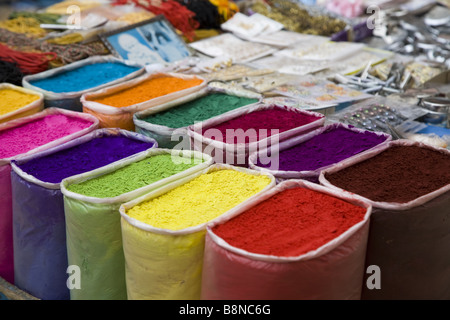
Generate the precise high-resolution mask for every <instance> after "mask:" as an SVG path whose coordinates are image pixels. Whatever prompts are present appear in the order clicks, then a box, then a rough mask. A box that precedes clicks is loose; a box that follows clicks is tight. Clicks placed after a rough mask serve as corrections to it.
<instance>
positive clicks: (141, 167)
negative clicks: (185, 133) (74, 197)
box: [67, 154, 203, 198]
mask: <svg viewBox="0 0 450 320" xmlns="http://www.w3.org/2000/svg"><path fill="white" fill-rule="evenodd" d="M186 162H187V163H186ZM202 162H203V161H202V160H201V159H194V158H192V159H190V158H186V157H179V156H175V155H171V154H160V155H154V156H150V157H148V158H146V159H143V160H140V161H137V162H134V163H131V164H129V165H127V166H125V167H123V168H120V169H118V170H115V171H113V172H111V173H108V174H105V175H103V176H100V177H97V178H93V179H90V180H86V181H84V182H81V183H78V184H72V185H69V186H68V187H67V189H68V190H69V191H72V192H75V193H79V194H83V195H86V196H89V197H96V198H112V197H116V196H119V195H121V194H124V193H127V192H131V191H133V190H136V189H139V188H142V187H145V186H147V185H150V184H152V183H154V182H157V181H159V180H162V179H165V178H168V177H170V176H173V175H175V174H177V173H180V172H182V171H185V170H187V169H189V168H191V167H194V166H196V165H198V164H200V163H202Z"/></svg>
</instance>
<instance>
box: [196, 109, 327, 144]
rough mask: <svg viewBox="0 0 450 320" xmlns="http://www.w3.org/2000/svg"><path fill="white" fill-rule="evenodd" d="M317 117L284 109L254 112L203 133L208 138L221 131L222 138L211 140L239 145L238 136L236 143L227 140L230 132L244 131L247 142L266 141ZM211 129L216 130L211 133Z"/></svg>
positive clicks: (317, 118)
mask: <svg viewBox="0 0 450 320" xmlns="http://www.w3.org/2000/svg"><path fill="white" fill-rule="evenodd" d="M319 119H320V118H319V117H318V116H315V115H310V114H306V113H299V112H294V111H290V110H286V109H282V108H273V109H262V110H257V111H253V112H250V113H247V114H244V115H240V116H238V117H236V118H233V119H231V120H228V121H225V122H222V123H220V124H218V125H215V126H210V127H205V128H202V133H203V134H204V135H205V134H206V135H207V136H208V133H209V132H215V131H219V132H220V133H221V136H214V137H213V136H210V138H212V139H214V140H218V141H223V140H224V139H223V137H226V138H225V140H226V141H223V142H227V143H239V142H244V141H239V139H240V138H242V137H240V136H239V135H238V134H237V135H236V136H235V138H234V142H233V141H230V140H231V139H227V137H229V132H230V130H232V131H233V132H235V131H236V130H237V129H240V130H242V131H243V132H244V133H243V135H245V139H247V140H246V142H253V141H258V140H261V139H264V138H266V137H268V136H271V135H272V134H274V132H278V133H281V132H284V131H288V130H291V129H294V128H297V127H301V126H304V125H307V124H309V123H312V122H314V121H317V120H319ZM210 129H215V130H213V131H209V130H210ZM275 130H277V131H275ZM208 137H209V136H208Z"/></svg>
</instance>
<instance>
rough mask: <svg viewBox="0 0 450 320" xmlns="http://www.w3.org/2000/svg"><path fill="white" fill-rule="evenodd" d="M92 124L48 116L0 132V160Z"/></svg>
mask: <svg viewBox="0 0 450 320" xmlns="http://www.w3.org/2000/svg"><path fill="white" fill-rule="evenodd" d="M92 124H93V122H92V121H89V120H86V119H83V118H79V117H70V116H67V115H63V114H49V115H46V116H44V117H42V118H38V119H36V120H33V121H30V122H27V123H25V124H22V125H19V126H17V127H13V128H9V129H6V130H3V131H0V159H3V158H10V157H13V156H16V155H19V154H23V153H26V152H28V151H30V150H33V149H35V148H37V147H40V146H43V145H45V144H47V143H50V142H52V141H54V140H58V139H60V138H63V137H65V136H68V135H71V134H73V133H75V132H78V131H81V130H83V129H86V128H88V127H90V126H92Z"/></svg>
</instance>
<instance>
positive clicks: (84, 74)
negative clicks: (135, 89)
mask: <svg viewBox="0 0 450 320" xmlns="http://www.w3.org/2000/svg"><path fill="white" fill-rule="evenodd" d="M144 72H145V69H144V67H143V66H142V65H140V64H137V63H133V62H128V61H124V60H120V59H117V58H115V57H112V56H94V57H90V58H86V59H83V60H80V61H76V62H73V63H70V64H68V65H65V66H62V67H59V68H54V69H51V70H47V71H43V72H40V73H37V74H33V75H27V76H25V77H24V78H23V79H22V86H23V87H24V88H27V89H31V90H34V91H37V92H40V93H42V94H43V95H44V105H45V107H46V108H48V107H56V108H62V109H68V110H72V111H82V105H81V101H80V98H81V96H82V95H83V94H85V93H87V92H90V91H95V90H99V89H101V88H105V87H108V86H112V85H114V84H117V83H121V82H123V81H127V80H130V79H133V78H135V77H137V76H139V75H142V74H143V73H144Z"/></svg>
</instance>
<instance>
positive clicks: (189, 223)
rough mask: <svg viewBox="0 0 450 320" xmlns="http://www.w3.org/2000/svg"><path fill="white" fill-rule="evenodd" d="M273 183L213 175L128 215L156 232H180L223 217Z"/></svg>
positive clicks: (227, 174) (232, 173)
mask: <svg viewBox="0 0 450 320" xmlns="http://www.w3.org/2000/svg"><path fill="white" fill-rule="evenodd" d="M270 182H271V180H270V178H269V177H267V176H265V175H251V174H248V173H244V172H239V171H235V170H219V171H212V172H209V173H206V174H202V175H200V176H198V177H197V178H195V179H193V180H191V181H190V182H188V183H186V184H184V185H181V186H179V187H177V188H175V189H172V190H171V191H169V192H167V193H165V194H163V195H161V196H159V197H156V198H154V199H151V200H148V201H144V202H143V203H141V204H139V205H136V206H134V207H133V208H130V209H129V210H128V211H127V212H126V213H127V214H128V215H129V216H130V217H132V218H135V219H137V220H140V221H142V222H144V223H146V224H149V225H152V226H154V227H156V228H163V229H169V230H181V229H185V228H189V227H194V226H198V225H200V224H203V223H206V222H208V221H210V220H212V219H214V218H216V217H218V216H220V215H222V214H224V213H225V212H227V211H228V210H230V209H232V208H233V207H235V206H237V205H238V204H240V203H241V202H243V201H245V200H246V199H248V198H250V197H251V196H253V195H255V194H256V193H258V192H260V191H261V190H263V189H264V188H265V187H266V186H268V185H269V184H270Z"/></svg>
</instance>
